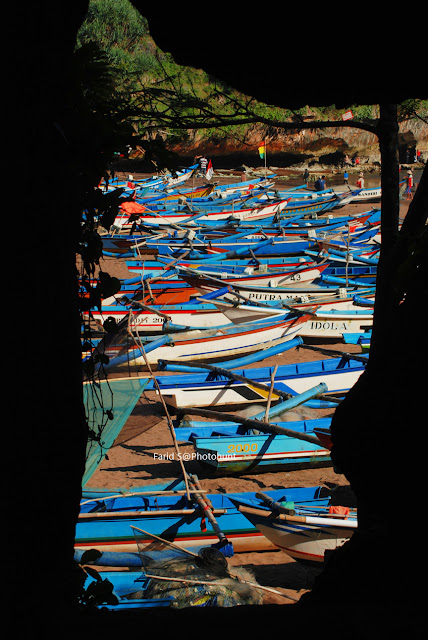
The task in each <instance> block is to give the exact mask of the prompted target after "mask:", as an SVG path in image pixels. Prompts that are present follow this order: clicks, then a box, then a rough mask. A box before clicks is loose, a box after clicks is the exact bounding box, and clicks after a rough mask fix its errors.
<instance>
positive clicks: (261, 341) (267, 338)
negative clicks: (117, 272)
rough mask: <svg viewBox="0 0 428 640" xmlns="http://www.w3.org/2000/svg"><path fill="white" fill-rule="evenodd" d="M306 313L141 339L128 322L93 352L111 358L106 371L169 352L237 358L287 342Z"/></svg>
mask: <svg viewBox="0 0 428 640" xmlns="http://www.w3.org/2000/svg"><path fill="white" fill-rule="evenodd" d="M307 317H308V316H307V315H303V316H302V315H300V314H293V313H290V314H288V315H286V316H284V317H283V318H282V319H281V320H278V319H275V320H274V321H272V320H270V319H269V320H264V319H263V320H259V321H256V322H252V323H244V324H242V325H239V326H234V325H227V326H223V327H213V328H211V329H203V330H190V331H184V332H182V333H177V334H170V333H166V334H164V335H162V337H160V338H156V337H154V338H152V337H150V336H147V337H145V339H144V341H141V342H140V341H137V342H135V341H134V339H132V337H130V336H129V333H128V328H127V324H124V325H123V330H122V331H118V332H116V333H115V334H113V335H111V336H110V335H109V334H107V335H106V338H105V339H104V340H103V341H101V343H100V344H99V345H97V347H96V348H95V350H94V353H95V355H99V354H104V355H105V356H107V357H108V358H109V359H110V361H109V363H108V365H104V369H105V370H106V371H114V370H116V369H117V370H122V369H125V370H126V369H127V368H128V367H143V368H144V367H146V366H147V364H149V365H150V366H151V367H153V368H156V367H157V365H158V360H160V359H165V356H166V355H168V356H169V358H172V359H179V360H181V361H183V362H185V361H195V360H208V361H218V360H224V359H227V358H237V357H240V356H242V355H245V354H250V353H253V352H255V351H256V352H259V351H262V350H263V349H267V348H268V347H271V346H273V345H277V344H283V343H286V342H287V341H288V340H291V339H292V338H293V337H294V336H295V335H296V333H297V331H298V328H299V326H300V325H301V324H302V323H304V322H305V321H306V320H307ZM143 349H144V353H145V355H144V354H143Z"/></svg>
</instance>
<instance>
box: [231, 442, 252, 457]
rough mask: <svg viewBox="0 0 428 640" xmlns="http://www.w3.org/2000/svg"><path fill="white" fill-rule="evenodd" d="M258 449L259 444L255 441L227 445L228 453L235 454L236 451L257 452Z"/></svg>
mask: <svg viewBox="0 0 428 640" xmlns="http://www.w3.org/2000/svg"><path fill="white" fill-rule="evenodd" d="M257 449H258V445H257V444H256V443H255V442H252V443H251V444H250V443H248V442H245V443H240V444H229V445H228V446H227V453H228V455H234V454H235V453H250V451H251V452H252V453H255V452H256V451H257Z"/></svg>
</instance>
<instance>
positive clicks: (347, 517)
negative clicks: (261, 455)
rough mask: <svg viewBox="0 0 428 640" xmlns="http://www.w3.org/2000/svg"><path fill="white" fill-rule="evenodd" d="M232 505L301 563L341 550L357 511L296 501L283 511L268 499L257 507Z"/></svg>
mask: <svg viewBox="0 0 428 640" xmlns="http://www.w3.org/2000/svg"><path fill="white" fill-rule="evenodd" d="M287 491H288V490H287ZM232 502H233V503H234V504H235V505H236V507H237V509H238V510H239V512H240V513H242V514H243V515H245V517H246V518H248V521H249V522H251V524H253V525H254V526H255V527H257V529H258V531H260V533H263V534H264V535H265V536H266V538H268V539H269V540H270V541H271V542H272V543H273V544H274V545H275V546H276V547H277V548H279V549H282V550H283V551H285V553H286V554H287V555H288V556H290V557H292V558H295V559H296V560H299V561H303V562H309V563H314V562H315V563H321V562H324V561H325V559H326V556H327V554H328V552H331V551H334V550H335V549H338V548H339V547H341V546H342V545H343V544H344V543H345V542H347V541H348V540H349V539H350V538H351V537H352V535H353V534H354V532H355V531H356V529H357V527H358V518H357V512H356V511H355V510H353V509H350V508H349V507H343V506H341V505H331V504H327V505H322V506H321V505H320V506H316V505H315V504H314V505H310V504H304V503H303V501H300V500H296V501H294V508H291V509H288V511H287V510H286V509H283V510H281V505H275V504H274V503H273V504H272V503H269V500H260V501H259V504H258V505H257V506H255V505H254V501H248V500H242V499H236V498H232ZM288 506H291V505H288Z"/></svg>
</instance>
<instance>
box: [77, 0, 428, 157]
mask: <svg viewBox="0 0 428 640" xmlns="http://www.w3.org/2000/svg"><path fill="white" fill-rule="evenodd" d="M88 45H91V46H93V45H95V46H96V47H97V49H98V50H99V51H100V52H101V53H102V55H103V56H104V59H105V61H106V63H107V65H108V66H109V82H110V83H113V86H114V91H116V92H117V93H118V94H119V93H120V94H121V95H122V96H123V95H129V96H131V95H138V93H139V92H140V93H141V91H142V88H147V87H150V86H152V87H156V88H170V89H171V90H173V91H175V90H176V88H177V87H178V86H179V87H180V91H183V95H185V96H186V100H184V99H183V100H182V102H181V104H180V110H181V113H182V114H183V115H188V114H191V112H192V111H191V110H192V109H194V108H195V106H194V105H195V103H197V102H198V101H203V100H207V99H208V97H209V96H212V94H213V93H214V90H215V89H218V87H219V83H220V85H221V90H222V91H223V92H224V94H225V95H227V96H228V98H236V100H242V101H247V102H248V101H249V100H251V98H248V97H246V96H241V95H240V94H239V93H238V92H236V91H234V90H233V88H230V87H226V86H224V84H221V81H219V80H218V79H214V78H211V77H209V76H208V75H207V74H205V73H204V72H203V71H202V70H198V69H191V68H183V67H180V66H178V65H177V64H176V63H175V62H174V60H173V58H172V57H171V56H170V54H168V53H164V52H162V51H161V50H160V49H159V48H158V47H157V46H156V43H155V42H154V41H153V39H152V37H151V35H150V28H149V25H148V23H147V20H146V18H144V17H143V16H141V14H140V13H139V12H138V11H137V10H136V9H135V7H134V6H133V5H132V4H131V3H130V2H129V1H128V0H90V3H89V10H88V15H87V18H86V21H85V23H84V24H83V25H82V27H81V29H80V31H79V34H78V41H77V49H78V50H79V49H80V50H81V51H82V50H83V49H84V48H85V47H88ZM165 78H168V80H166V79H165ZM92 81H95V80H94V78H93V77H92ZM427 104H428V103H427ZM210 105H211V106H212V109H213V110H214V111H216V110H217V111H221V112H222V113H223V112H225V111H226V112H227V109H228V108H229V109H230V113H232V111H233V110H232V109H231V108H230V107H228V106H227V103H226V104H225V101H222V98H221V96H219V93H218V92H217V94H216V97H215V98H210ZM425 106H427V105H425ZM349 107H350V108H352V111H353V114H354V118H356V119H362V118H371V117H375V116H376V112H377V106H376V105H374V106H373V105H359V106H355V105H349ZM251 108H252V110H253V111H255V112H256V113H258V114H261V115H263V116H264V117H266V118H272V119H274V120H276V121H288V122H289V121H293V118H295V117H296V115H297V116H299V115H300V116H303V117H304V118H305V119H307V118H308V117H310V118H312V119H314V120H329V119H331V120H338V121H339V122H340V120H341V116H342V112H343V110H342V111H340V112H339V111H337V110H336V109H335V108H334V107H333V106H332V107H327V108H315V107H309V106H307V107H305V108H304V109H301V110H300V112H299V113H298V114H293V113H292V112H290V111H287V110H285V109H279V108H276V107H273V106H269V105H264V104H261V103H257V102H256V101H251ZM426 113H428V108H427V109H426ZM133 126H134V128H135V130H136V131H137V132H138V133H139V134H140V135H143V136H144V135H147V136H148V135H151V136H153V135H155V134H154V132H153V131H152V132H151V133H150V134H149V133H148V132H147V122H146V120H145V118H142V119H138V117H135V114H134V117H133ZM156 134H157V135H160V136H161V137H163V138H164V139H166V140H167V146H168V148H169V149H171V151H174V152H176V153H178V154H179V155H180V156H182V157H183V158H186V159H189V158H192V157H193V156H195V155H198V154H201V153H203V154H206V155H209V156H212V157H214V156H215V157H217V158H221V157H228V158H230V159H231V158H233V159H234V161H235V163H236V164H239V163H240V162H242V163H244V162H245V163H247V164H248V163H250V164H251V160H252V159H254V161H255V162H256V163H257V162H259V160H258V159H257V158H258V156H257V147H258V144H259V142H260V140H261V139H266V141H267V144H268V158H270V160H271V162H272V164H275V165H277V166H289V165H292V164H296V163H299V162H300V163H301V162H310V161H312V162H316V161H318V160H320V161H326V162H329V161H335V159H337V158H338V157H340V156H341V155H343V154H348V155H350V156H353V155H358V156H360V157H362V158H363V159H366V161H369V162H372V163H373V162H376V161H378V160H379V149H378V144H377V138H376V137H375V136H373V135H371V134H369V133H365V132H364V131H360V130H358V129H352V128H344V127H338V128H337V129H329V130H328V131H325V132H323V131H316V130H310V129H309V130H304V131H298V130H296V131H295V132H294V133H290V132H284V131H283V130H281V128H276V127H269V126H266V125H256V124H250V125H239V126H238V125H233V124H228V125H227V126H223V127H220V128H216V129H209V128H205V129H197V130H195V129H191V128H189V129H186V130H180V129H179V128H176V129H174V128H171V129H168V130H167V131H165V125H163V126H162V127H160V131H157V132H156ZM415 148H418V149H420V150H421V151H422V152H423V154H424V157H425V159H426V158H427V157H428V126H427V125H426V124H425V123H424V122H422V121H420V120H409V121H408V122H407V123H406V124H402V125H401V127H400V150H401V156H402V158H401V160H402V161H403V162H404V161H406V157H407V156H406V153H407V151H408V150H410V152H411V153H412V154H413V153H414V149H415Z"/></svg>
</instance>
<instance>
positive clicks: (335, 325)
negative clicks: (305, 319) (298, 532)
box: [311, 320, 348, 331]
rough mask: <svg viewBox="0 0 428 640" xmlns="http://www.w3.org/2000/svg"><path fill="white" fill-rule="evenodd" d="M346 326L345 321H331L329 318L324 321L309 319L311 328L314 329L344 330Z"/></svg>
mask: <svg viewBox="0 0 428 640" xmlns="http://www.w3.org/2000/svg"><path fill="white" fill-rule="evenodd" d="M347 328H348V327H347V323H346V322H332V321H331V320H325V321H324V322H321V321H320V320H312V321H311V329H314V330H315V331H345V330H346V329H347Z"/></svg>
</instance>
